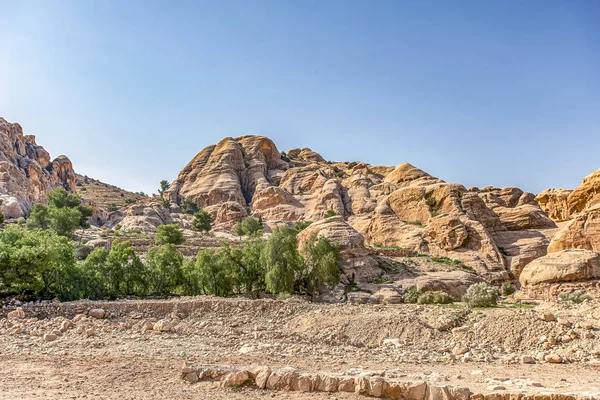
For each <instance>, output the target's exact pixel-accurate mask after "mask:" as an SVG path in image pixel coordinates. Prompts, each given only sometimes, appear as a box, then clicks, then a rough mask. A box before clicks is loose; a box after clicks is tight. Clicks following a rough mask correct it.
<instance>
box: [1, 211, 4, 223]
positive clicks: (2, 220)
mask: <svg viewBox="0 0 600 400" xmlns="http://www.w3.org/2000/svg"><path fill="white" fill-rule="evenodd" d="M3 223H4V213H3V212H1V211H0V225H2V224H3Z"/></svg>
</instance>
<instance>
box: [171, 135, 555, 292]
mask: <svg viewBox="0 0 600 400" xmlns="http://www.w3.org/2000/svg"><path fill="white" fill-rule="evenodd" d="M167 196H168V199H169V200H170V202H171V203H172V204H173V209H176V207H177V205H178V204H180V203H181V202H182V201H183V200H184V199H187V200H189V201H193V202H195V203H196V204H197V205H198V206H200V207H202V208H204V209H205V210H207V211H208V212H210V213H211V214H212V215H213V217H214V218H215V222H216V225H217V226H219V227H230V226H231V225H233V224H234V223H235V222H236V221H238V220H239V219H240V218H243V217H245V216H246V215H248V214H251V215H253V216H256V217H260V218H261V220H262V221H263V222H264V223H266V224H267V225H269V226H273V225H276V224H279V223H291V222H295V221H301V220H309V221H318V220H321V219H323V216H324V214H325V212H327V211H333V212H335V214H337V215H339V216H340V219H339V220H340V221H341V222H340V223H341V224H343V225H345V226H346V227H347V228H346V229H348V230H352V231H355V232H357V234H359V235H361V236H362V237H363V238H364V239H363V240H364V242H365V243H366V244H367V245H370V246H376V247H377V246H378V247H381V246H388V247H389V246H395V247H401V248H407V249H410V250H414V251H418V252H425V253H430V254H434V255H439V256H446V257H451V258H454V259H458V260H460V261H462V262H464V263H465V264H466V265H468V266H470V267H472V268H474V269H475V270H476V271H477V272H478V273H479V274H481V275H482V276H485V277H486V278H487V279H488V280H491V281H496V280H505V279H508V276H509V273H512V274H514V275H516V276H518V275H519V273H520V271H521V270H522V268H523V267H524V266H525V265H526V264H527V263H528V262H529V261H531V260H533V259H535V258H537V257H540V256H543V255H545V254H546V248H547V246H548V244H549V239H548V237H549V236H550V232H551V231H553V230H555V229H556V228H557V226H556V223H555V222H554V221H553V220H552V219H550V218H549V217H548V216H547V215H546V213H545V212H544V210H543V209H542V208H540V206H539V204H538V201H536V199H535V195H533V194H532V193H527V192H523V191H522V190H520V189H518V188H494V187H484V188H481V189H479V188H466V187H464V186H462V185H460V184H456V183H447V182H445V181H443V180H441V179H439V178H436V177H433V176H431V175H429V174H428V173H426V172H425V171H422V170H420V169H418V168H416V167H414V166H412V165H410V164H408V163H402V164H400V165H398V166H397V167H392V166H373V165H369V164H366V163H357V162H352V163H347V162H345V163H340V162H327V161H325V160H324V158H323V157H322V156H321V155H319V154H318V153H316V152H314V151H312V150H311V149H308V148H305V149H292V150H290V151H289V152H287V154H286V153H281V152H280V151H279V150H278V149H277V147H276V146H275V144H274V143H273V142H272V141H271V140H270V139H268V138H266V137H263V136H243V137H239V138H235V139H234V138H227V139H224V140H222V141H221V142H219V143H218V144H217V145H214V146H209V147H207V148H205V149H204V150H202V151H201V152H200V153H198V155H197V156H196V157H194V159H193V160H192V161H191V162H190V163H189V164H188V165H187V166H186V167H185V168H184V169H183V170H182V171H181V173H180V174H179V176H178V177H177V179H176V180H175V181H174V182H173V183H172V185H171V188H170V190H169V191H168V193H167ZM336 230H338V231H339V230H340V229H339V227H336ZM350 236H352V235H351V234H350Z"/></svg>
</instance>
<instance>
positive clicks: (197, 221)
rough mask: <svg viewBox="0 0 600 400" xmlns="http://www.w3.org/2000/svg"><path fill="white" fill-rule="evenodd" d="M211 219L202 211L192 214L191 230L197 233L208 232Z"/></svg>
mask: <svg viewBox="0 0 600 400" xmlns="http://www.w3.org/2000/svg"><path fill="white" fill-rule="evenodd" d="M212 221H213V219H212V217H211V216H210V214H209V213H207V212H206V211H204V210H200V211H198V212H197V213H195V214H194V220H193V221H192V228H193V229H194V230H195V231H198V232H208V231H210V230H211V228H212Z"/></svg>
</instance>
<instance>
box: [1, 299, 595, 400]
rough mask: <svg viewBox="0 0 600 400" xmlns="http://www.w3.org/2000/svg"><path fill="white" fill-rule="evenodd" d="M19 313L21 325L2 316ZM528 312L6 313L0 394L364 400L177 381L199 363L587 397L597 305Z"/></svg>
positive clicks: (213, 302) (221, 307)
mask: <svg viewBox="0 0 600 400" xmlns="http://www.w3.org/2000/svg"><path fill="white" fill-rule="evenodd" d="M19 307H21V309H22V310H23V312H24V314H25V315H24V318H15V317H14V314H11V318H10V319H9V318H6V315H7V313H8V310H11V309H13V310H15V309H18V308H19ZM530 307H531V306H528V307H527V308H518V306H514V305H500V306H499V307H497V308H493V309H486V310H472V309H468V308H463V307H462V306H461V305H453V306H451V307H449V306H419V305H408V304H394V305H380V304H373V305H367V304H360V305H356V304H317V303H310V302H307V301H305V300H302V299H298V298H291V299H288V300H271V299H259V300H249V299H219V298H214V297H196V298H178V299H171V300H156V301H152V300H146V301H139V300H127V301H116V302H89V301H78V302H71V303H58V302H54V303H52V302H47V303H34V304H24V305H18V304H11V305H9V306H7V307H5V309H3V310H2V311H3V312H4V314H2V315H3V317H4V318H2V319H0V361H1V362H0V369H1V370H0V376H2V379H1V380H0V392H1V393H2V398H3V399H42V398H43V399H90V398H91V399H116V398H119V399H151V398H152V399H155V398H164V399H245V398H276V399H279V398H281V399H302V398H311V399H325V398H328V399H330V398H337V399H358V398H364V396H363V395H362V394H357V393H342V392H336V393H319V392H314V393H302V392H296V391H288V390H261V389H258V388H257V387H255V386H254V385H243V386H240V387H229V388H224V387H223V385H222V384H221V382H219V381H218V380H216V381H213V380H202V381H201V382H198V383H190V382H188V381H186V380H184V379H182V373H181V371H182V368H184V367H185V366H186V365H188V366H189V365H205V366H206V365H209V366H219V367H224V368H228V367H235V368H252V367H257V366H260V367H265V366H268V367H270V368H271V369H273V370H276V369H279V368H286V367H292V368H294V369H297V370H299V371H303V372H306V373H313V374H343V375H348V376H360V375H361V374H362V375H365V374H367V375H370V376H383V377H386V378H387V377H389V378H392V379H397V380H400V381H410V382H429V384H430V385H437V386H448V387H461V388H468V390H469V391H470V393H471V395H472V397H473V396H476V395H479V394H482V395H488V396H492V395H495V396H497V395H501V394H507V393H511V394H518V393H524V394H534V393H535V394H538V395H540V394H543V393H547V394H563V395H566V394H572V395H577V396H586V397H582V398H594V396H600V340H598V338H597V332H596V330H597V326H598V325H597V324H598V321H599V320H600V310H599V309H598V308H597V304H595V303H593V302H586V303H584V304H581V305H574V304H568V305H567V304H559V303H543V304H540V305H537V306H536V307H534V308H530ZM509 321H510V323H509ZM552 357H557V360H554V359H553V358H552ZM384 397H385V396H384ZM429 398H435V397H429ZM486 398H501V397H486ZM536 398H537V397H536ZM564 398H571V397H564Z"/></svg>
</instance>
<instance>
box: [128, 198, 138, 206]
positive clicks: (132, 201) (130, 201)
mask: <svg viewBox="0 0 600 400" xmlns="http://www.w3.org/2000/svg"><path fill="white" fill-rule="evenodd" d="M135 203H137V200H136V199H132V198H127V199H125V204H127V205H131V204H135Z"/></svg>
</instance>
